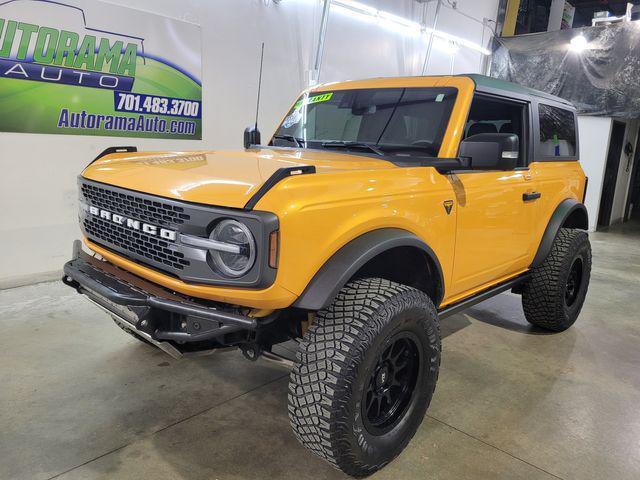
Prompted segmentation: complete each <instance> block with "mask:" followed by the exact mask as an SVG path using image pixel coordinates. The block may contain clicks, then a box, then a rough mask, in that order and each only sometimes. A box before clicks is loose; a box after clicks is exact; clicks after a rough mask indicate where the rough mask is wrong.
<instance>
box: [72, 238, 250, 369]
mask: <svg viewBox="0 0 640 480" xmlns="http://www.w3.org/2000/svg"><path fill="white" fill-rule="evenodd" d="M73 252H74V253H73V258H72V260H71V261H69V262H67V263H66V264H65V266H64V276H63V278H62V281H63V282H64V283H65V284H66V285H69V286H70V287H73V288H74V289H76V290H77V291H78V292H79V293H81V294H84V295H86V296H87V297H88V298H89V299H90V300H91V301H92V302H94V303H95V304H97V305H98V306H100V307H101V308H102V309H104V310H106V311H107V312H108V313H109V314H111V315H112V316H113V317H114V320H116V322H117V323H118V324H119V325H120V326H122V327H123V328H125V329H126V330H128V331H131V332H132V333H134V334H136V335H138V336H140V337H141V338H144V339H145V340H147V341H148V342H150V343H152V344H154V345H156V346H157V347H159V348H161V349H162V350H164V351H165V352H167V353H169V354H170V355H172V356H174V357H179V356H181V355H182V354H183V353H184V352H185V351H190V350H193V351H196V350H203V349H204V346H205V345H206V346H209V347H212V348H215V347H217V346H219V347H223V346H228V345H233V344H238V343H243V342H246V341H248V340H250V338H251V336H252V334H253V333H255V332H256V331H257V329H258V328H259V323H258V320H257V319H256V318H252V317H248V316H246V315H242V314H240V313H238V312H233V311H230V310H231V309H230V308H227V307H226V306H225V305H222V304H214V303H213V302H197V301H194V300H193V299H191V298H190V297H187V296H184V295H181V294H177V293H173V292H170V291H168V290H165V289H163V288H161V287H159V286H157V285H155V284H153V283H151V282H148V281H146V280H144V279H142V278H140V277H137V276H135V275H133V274H131V273H129V272H127V271H125V270H122V269H120V268H118V267H116V266H114V265H112V264H110V263H108V262H105V261H102V260H98V259H97V258H95V257H92V256H90V255H88V254H86V253H85V252H84V251H83V250H82V245H81V242H80V241H79V240H76V241H75V242H74V248H73Z"/></svg>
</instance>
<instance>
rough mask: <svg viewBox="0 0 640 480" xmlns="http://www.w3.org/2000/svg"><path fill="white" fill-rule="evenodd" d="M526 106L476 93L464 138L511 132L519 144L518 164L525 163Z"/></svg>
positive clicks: (523, 164)
mask: <svg viewBox="0 0 640 480" xmlns="http://www.w3.org/2000/svg"><path fill="white" fill-rule="evenodd" d="M525 109H526V106H525V105H524V104H521V103H514V102H509V101H505V100H499V99H494V98H491V97H486V96H481V95H476V96H475V97H474V99H473V102H472V103H471V110H470V111H469V117H468V119H467V124H466V126H465V129H464V138H468V137H470V136H473V135H477V134H479V133H512V134H514V135H517V136H518V141H519V144H520V152H519V160H518V165H519V166H525V165H526V164H527V157H526V148H525V147H526V138H525V135H524V132H525V129H526V122H525V118H526V116H525V111H526V110H525Z"/></svg>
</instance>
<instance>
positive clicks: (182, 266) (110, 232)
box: [78, 177, 278, 287]
mask: <svg viewBox="0 0 640 480" xmlns="http://www.w3.org/2000/svg"><path fill="white" fill-rule="evenodd" d="M78 186H79V193H80V199H79V200H80V209H79V217H80V227H81V229H82V231H83V233H84V234H85V236H86V237H87V239H88V240H89V241H91V242H94V243H96V244H98V245H100V246H102V247H104V248H107V249H109V250H111V251H112V252H114V253H116V254H118V255H122V256H123V257H126V258H129V259H131V260H133V261H135V262H138V263H141V264H144V265H146V266H148V267H151V268H154V269H156V270H158V271H161V272H163V273H166V274H169V275H172V276H174V277H177V278H179V279H181V280H183V281H185V282H190V283H196V284H208V285H234V286H246V287H256V286H261V287H265V286H268V285H271V284H272V283H273V281H274V279H275V269H272V268H270V267H269V264H268V260H269V259H268V256H266V255H262V256H259V261H256V262H255V265H254V267H253V268H252V269H251V271H250V272H248V273H247V275H245V277H243V278H241V279H235V278H234V279H229V278H226V277H224V276H222V274H220V273H219V272H218V271H217V270H216V269H215V268H212V266H211V265H210V263H209V255H210V254H209V252H208V251H207V250H206V249H203V248H199V247H194V246H193V245H188V244H184V243H182V242H181V241H180V235H189V236H194V237H200V238H208V237H209V234H210V232H211V229H212V228H214V226H215V225H216V224H217V223H218V222H219V221H221V220H222V219H226V218H234V219H237V220H239V221H242V222H243V223H244V224H245V225H246V226H247V227H248V228H249V229H250V230H251V233H252V234H253V236H254V238H255V239H256V240H257V243H258V254H259V253H260V252H261V251H266V250H267V248H268V246H267V245H268V242H269V234H270V232H274V231H276V230H278V218H277V217H276V216H275V215H274V214H272V213H267V212H255V211H252V212H245V211H242V210H239V209H228V208H221V207H215V206H209V205H200V204H196V203H190V202H185V201H182V200H174V199H172V198H165V197H158V196H157V195H152V194H148V193H142V192H136V191H132V190H127V189H124V188H121V187H117V186H115V185H107V184H104V183H99V182H95V181H93V180H89V179H87V178H84V177H80V178H79V179H78ZM92 207H96V208H97V209H98V210H95V208H92ZM96 212H98V213H96ZM103 214H104V215H103ZM115 216H121V217H122V218H120V219H119V220H117V221H115V220H114V218H113V217H115ZM123 219H124V221H123ZM129 222H132V223H129ZM133 222H139V223H138V224H137V225H135V223H133ZM145 225H146V226H147V227H156V228H155V230H154V229H147V228H145ZM162 229H165V230H169V231H170V235H169V237H170V238H175V240H169V239H167V238H166V235H163V232H162ZM156 233H157V235H156ZM165 233H166V232H165ZM173 233H175V236H174V235H173Z"/></svg>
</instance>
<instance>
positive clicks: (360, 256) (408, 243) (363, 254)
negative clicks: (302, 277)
mask: <svg viewBox="0 0 640 480" xmlns="http://www.w3.org/2000/svg"><path fill="white" fill-rule="evenodd" d="M396 247H416V248H419V249H421V250H422V251H423V252H425V254H426V255H427V256H428V257H429V259H430V261H431V262H432V263H433V265H435V267H436V270H437V275H439V278H438V281H439V285H440V287H439V291H438V294H437V295H438V297H439V298H437V299H434V303H435V304H436V307H437V306H438V305H439V304H440V302H441V301H442V297H443V295H444V276H443V274H442V267H441V266H440V262H439V261H438V257H437V256H436V254H435V252H434V251H433V250H432V249H431V247H429V245H427V244H426V243H425V242H424V241H422V240H421V239H420V238H419V237H418V236H416V235H414V234H413V233H411V232H408V231H406V230H402V229H399V228H382V229H379V230H373V231H371V232H368V233H365V234H363V235H360V236H359V237H356V238H355V239H353V240H351V241H350V242H349V243H347V244H346V245H344V246H343V247H342V248H340V249H339V250H338V251H337V252H336V253H334V254H333V255H332V256H331V257H330V258H329V259H328V260H327V261H326V262H325V264H324V265H323V266H322V267H321V268H320V270H318V272H317V273H316V274H315V275H314V277H313V278H312V279H311V281H310V282H309V284H308V285H307V287H306V288H305V290H304V291H303V292H302V294H301V295H300V297H298V299H297V300H296V302H295V303H294V304H293V306H294V307H296V308H302V309H305V310H321V309H323V308H326V307H328V306H329V305H330V304H331V302H332V301H333V299H334V298H335V296H336V295H337V294H338V292H339V291H340V289H342V287H344V285H345V284H346V283H347V282H348V281H349V280H350V279H351V278H352V277H353V276H354V275H355V274H356V272H357V271H358V270H360V268H362V267H363V266H364V265H365V264H366V263H367V262H368V261H369V260H371V259H372V258H374V257H376V256H377V255H379V254H381V253H383V252H385V251H387V250H390V249H392V248H396Z"/></svg>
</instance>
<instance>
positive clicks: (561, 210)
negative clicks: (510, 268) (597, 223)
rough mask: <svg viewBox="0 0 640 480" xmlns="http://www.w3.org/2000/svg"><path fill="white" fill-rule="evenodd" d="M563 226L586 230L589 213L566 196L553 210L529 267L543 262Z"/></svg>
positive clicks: (581, 205) (580, 204) (578, 203)
mask: <svg viewBox="0 0 640 480" xmlns="http://www.w3.org/2000/svg"><path fill="white" fill-rule="evenodd" d="M568 220H570V221H569V222H568ZM564 226H570V227H572V228H579V229H582V230H588V228H589V215H588V213H587V208H586V207H585V206H584V205H583V204H582V203H580V202H578V201H577V200H575V199H573V198H567V199H565V200H563V201H562V202H560V204H559V205H558V206H557V207H556V209H555V211H554V212H553V214H552V215H551V219H550V220H549V223H548V224H547V228H546V229H545V231H544V234H543V235H542V240H541V241H540V245H539V246H538V251H537V252H536V256H535V257H533V261H532V262H531V267H530V268H535V267H537V266H539V265H541V264H542V262H544V260H545V259H546V258H547V255H549V252H551V247H552V246H553V242H554V241H555V239H556V236H557V235H558V232H559V231H560V229H561V228H562V227H564Z"/></svg>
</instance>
